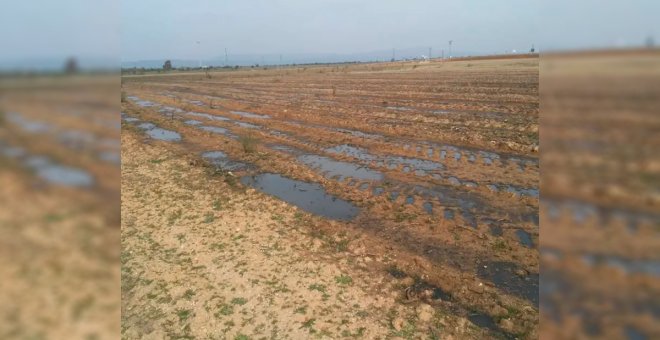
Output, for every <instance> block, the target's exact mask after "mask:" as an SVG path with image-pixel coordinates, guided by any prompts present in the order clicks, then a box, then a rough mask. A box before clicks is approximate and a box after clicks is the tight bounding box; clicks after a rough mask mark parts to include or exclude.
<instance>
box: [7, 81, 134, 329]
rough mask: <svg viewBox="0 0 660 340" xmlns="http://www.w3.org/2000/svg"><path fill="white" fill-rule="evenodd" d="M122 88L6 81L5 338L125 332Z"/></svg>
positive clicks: (115, 84) (99, 83)
mask: <svg viewBox="0 0 660 340" xmlns="http://www.w3.org/2000/svg"><path fill="white" fill-rule="evenodd" d="M118 86H119V82H118V77H117V76H114V77H113V76H98V77H95V76H80V77H46V76H44V77H29V78H28V77H23V78H11V79H8V78H2V77H0V187H1V188H2V190H1V193H0V206H2V209H0V233H1V235H2V236H1V237H0V276H2V281H1V282H0V301H2V308H0V338H3V339H72V338H81V339H82V338H86V339H116V338H117V336H118V335H119V330H120V324H119V321H120V315H119V314H120V302H119V299H120V285H119V281H120V270H119V254H120V250H119V248H118V246H119V242H120V223H119V217H120V214H119V198H120V197H119V194H120V193H119V185H120V180H119V176H120V161H119V155H120V146H119V136H120V127H121V125H120V120H119V117H118V114H117V111H118V106H119V105H118V103H117V95H116V93H117V92H116V91H117V90H116V89H117V87H118Z"/></svg>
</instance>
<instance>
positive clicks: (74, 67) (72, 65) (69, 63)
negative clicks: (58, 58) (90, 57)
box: [64, 57, 78, 74]
mask: <svg viewBox="0 0 660 340" xmlns="http://www.w3.org/2000/svg"><path fill="white" fill-rule="evenodd" d="M64 72H66V73H68V74H73V73H76V72H78V61H77V60H76V58H74V57H70V58H69V59H67V60H66V63H64Z"/></svg>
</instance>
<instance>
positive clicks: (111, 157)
mask: <svg viewBox="0 0 660 340" xmlns="http://www.w3.org/2000/svg"><path fill="white" fill-rule="evenodd" d="M98 157H99V159H100V160H102V161H104V162H108V163H112V164H121V155H120V154H119V152H118V151H102V152H99V154H98Z"/></svg>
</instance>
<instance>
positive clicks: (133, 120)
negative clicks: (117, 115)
mask: <svg viewBox="0 0 660 340" xmlns="http://www.w3.org/2000/svg"><path fill="white" fill-rule="evenodd" d="M124 121H125V122H127V123H135V122H138V121H140V120H139V119H137V118H135V117H124Z"/></svg>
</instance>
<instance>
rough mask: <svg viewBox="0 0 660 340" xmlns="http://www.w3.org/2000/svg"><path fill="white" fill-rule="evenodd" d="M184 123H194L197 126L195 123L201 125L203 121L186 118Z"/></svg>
mask: <svg viewBox="0 0 660 340" xmlns="http://www.w3.org/2000/svg"><path fill="white" fill-rule="evenodd" d="M184 123H185V124H186V125H192V126H195V125H201V124H202V122H200V121H199V120H194V119H189V120H186V121H185V122H184Z"/></svg>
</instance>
